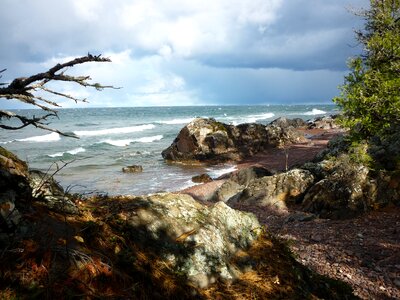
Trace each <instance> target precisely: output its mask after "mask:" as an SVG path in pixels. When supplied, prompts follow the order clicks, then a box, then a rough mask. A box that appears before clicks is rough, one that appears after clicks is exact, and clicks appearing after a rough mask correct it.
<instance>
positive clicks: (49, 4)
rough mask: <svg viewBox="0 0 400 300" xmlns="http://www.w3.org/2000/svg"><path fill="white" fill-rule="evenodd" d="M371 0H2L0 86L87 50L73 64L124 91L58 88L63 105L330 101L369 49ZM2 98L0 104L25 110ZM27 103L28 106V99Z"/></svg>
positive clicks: (82, 72)
mask: <svg viewBox="0 0 400 300" xmlns="http://www.w3.org/2000/svg"><path fill="white" fill-rule="evenodd" d="M368 4H369V1H368V0H286V1H284V0H113V1H106V0H84V1H83V0H57V1H54V0H30V1H24V0H2V5H1V10H0V35H1V37H2V38H1V39H0V69H4V68H6V69H7V71H6V72H4V73H2V75H3V77H2V78H1V79H0V82H10V81H11V80H12V79H13V78H16V77H26V76H29V75H32V74H35V73H38V72H43V71H45V70H47V69H48V68H50V67H52V66H53V65H55V64H56V63H58V62H65V61H66V60H68V59H72V58H74V57H79V56H84V55H86V54H87V53H91V54H95V55H97V54H102V55H103V56H105V57H109V58H110V59H111V60H112V63H89V64H85V65H82V66H78V67H76V68H73V69H70V70H69V71H68V73H69V74H71V75H74V74H75V75H90V76H91V77H92V79H93V82H100V83H102V84H104V85H114V86H116V87H121V89H118V90H114V89H112V90H111V89H108V90H103V91H101V92H98V91H96V90H92V89H88V88H80V87H78V86H76V85H69V84H62V85H55V86H54V87H55V88H57V89H58V91H60V92H64V93H69V94H71V95H73V96H75V97H83V98H88V100H89V102H90V103H88V104H78V105H77V104H75V103H74V102H72V101H70V100H68V99H60V98H59V99H54V100H57V101H58V102H59V103H60V104H61V105H62V106H63V107H88V106H94V107H109V106H110V107H113V106H114V107H121V106H172V105H242V104H254V105H258V104H260V105H264V104H305V103H307V104H310V103H313V104H316V103H321V104H326V103H331V99H332V97H334V96H336V95H338V94H339V93H340V92H339V90H338V86H339V85H341V84H342V83H343V78H344V76H345V75H346V74H347V73H348V70H347V66H346V62H347V60H348V58H349V57H351V56H354V55H357V54H359V53H360V52H361V50H362V49H361V48H360V46H359V45H357V42H356V41H355V39H354V30H355V29H359V28H362V25H363V23H362V20H361V19H360V18H359V17H357V16H355V15H354V14H353V13H352V12H351V10H358V9H360V8H368ZM20 107H22V106H21V105H20V104H19V103H18V102H16V101H12V100H5V99H2V100H1V101H0V109H1V108H3V109H6V108H20ZM23 107H26V106H23Z"/></svg>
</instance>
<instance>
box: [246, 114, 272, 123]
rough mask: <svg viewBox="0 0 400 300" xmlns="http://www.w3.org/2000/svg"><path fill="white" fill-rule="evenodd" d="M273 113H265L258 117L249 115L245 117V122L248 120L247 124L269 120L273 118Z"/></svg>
mask: <svg viewBox="0 0 400 300" xmlns="http://www.w3.org/2000/svg"><path fill="white" fill-rule="evenodd" d="M274 116H275V114H274V113H265V114H259V115H250V116H248V117H247V120H249V123H254V122H256V121H258V120H266V119H271V118H272V117H274Z"/></svg>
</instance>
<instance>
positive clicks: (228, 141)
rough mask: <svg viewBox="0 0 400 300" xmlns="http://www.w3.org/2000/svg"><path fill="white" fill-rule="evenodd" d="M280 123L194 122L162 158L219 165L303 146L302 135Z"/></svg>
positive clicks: (165, 151)
mask: <svg viewBox="0 0 400 300" xmlns="http://www.w3.org/2000/svg"><path fill="white" fill-rule="evenodd" d="M281 123H282V124H283V125H284V126H283V125H282V124H281ZM281 123H279V122H275V123H271V124H270V125H267V126H265V125H262V124H256V123H251V124H240V125H237V126H234V125H228V124H224V123H221V122H218V121H216V120H215V119H212V118H210V119H207V118H197V119H195V120H193V121H192V122H190V123H189V124H188V125H186V126H185V127H183V128H182V129H181V131H180V132H179V134H178V136H177V137H176V139H175V140H174V141H173V143H172V144H171V145H170V146H169V147H168V148H167V149H165V150H164V151H163V152H162V156H163V158H164V159H166V160H169V161H180V162H186V163H190V162H194V161H202V162H209V163H220V162H224V161H229V160H240V159H243V158H246V157H249V156H251V155H254V154H256V153H258V152H261V151H264V150H266V149H268V148H273V147H283V146H285V145H287V144H290V143H295V142H305V138H304V135H302V134H301V133H299V132H297V131H296V130H295V128H294V127H293V126H291V125H290V124H291V123H289V122H286V123H283V122H281Z"/></svg>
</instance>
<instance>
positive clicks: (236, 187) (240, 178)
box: [211, 166, 273, 202]
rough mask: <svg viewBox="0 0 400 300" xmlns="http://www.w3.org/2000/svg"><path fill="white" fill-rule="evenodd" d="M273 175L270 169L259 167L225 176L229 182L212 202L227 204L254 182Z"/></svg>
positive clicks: (216, 192)
mask: <svg viewBox="0 0 400 300" xmlns="http://www.w3.org/2000/svg"><path fill="white" fill-rule="evenodd" d="M271 175H273V173H272V172H271V171H269V170H268V169H266V168H263V167H257V166H253V167H249V168H245V169H241V170H238V171H235V172H232V173H229V174H226V175H223V176H222V178H223V179H227V180H226V181H225V182H224V183H223V184H222V185H221V186H220V187H219V188H218V189H217V190H216V191H215V193H214V196H213V197H212V199H211V200H212V201H216V202H218V201H223V202H227V201H228V200H229V199H230V198H232V197H234V196H236V195H237V194H238V193H240V192H241V191H243V190H244V189H245V188H246V187H247V186H248V185H249V184H250V183H251V182H252V181H253V180H255V179H257V178H261V177H264V176H271Z"/></svg>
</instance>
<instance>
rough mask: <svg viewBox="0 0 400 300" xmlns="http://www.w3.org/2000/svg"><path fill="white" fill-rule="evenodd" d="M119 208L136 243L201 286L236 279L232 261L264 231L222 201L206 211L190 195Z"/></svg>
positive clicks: (128, 200) (130, 201)
mask: <svg viewBox="0 0 400 300" xmlns="http://www.w3.org/2000/svg"><path fill="white" fill-rule="evenodd" d="M120 203H121V205H120V212H119V214H118V217H119V218H121V219H122V220H123V221H124V222H126V226H125V228H127V229H129V230H130V231H131V232H134V235H135V237H136V239H135V243H141V246H142V247H144V248H146V247H149V249H153V250H154V251H157V253H159V255H160V256H161V258H162V259H165V260H166V261H168V263H169V265H170V266H171V268H173V269H174V271H175V272H177V273H179V274H184V275H185V276H186V277H187V278H188V279H189V280H190V281H191V282H192V283H193V284H195V285H196V286H199V287H207V286H208V285H209V284H210V283H212V282H214V281H215V280H217V279H222V280H232V279H234V278H236V277H237V276H238V275H239V274H240V270H239V269H237V267H235V266H234V265H233V264H231V262H230V258H231V257H232V256H233V255H234V254H235V253H236V252H237V251H238V250H241V249H242V250H243V249H245V248H247V247H249V246H250V245H251V243H252V242H253V241H254V240H255V239H256V238H257V236H258V235H259V234H260V232H261V227H260V224H259V222H258V220H257V219H256V217H255V216H254V215H252V214H249V213H245V212H241V211H237V210H234V209H232V208H230V207H228V206H227V205H226V204H224V203H223V202H218V203H216V204H214V205H213V206H204V205H202V204H200V203H198V202H196V201H195V200H194V199H193V198H192V197H190V196H188V195H183V194H170V193H164V194H155V195H150V196H143V197H124V198H123V199H122V200H121V202H120ZM153 250H152V251H153Z"/></svg>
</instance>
